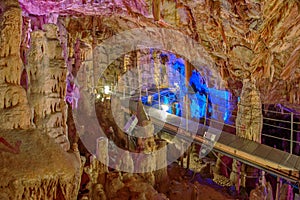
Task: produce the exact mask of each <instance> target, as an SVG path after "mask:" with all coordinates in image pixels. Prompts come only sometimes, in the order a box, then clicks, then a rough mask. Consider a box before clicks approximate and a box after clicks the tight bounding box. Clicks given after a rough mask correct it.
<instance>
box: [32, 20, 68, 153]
mask: <svg viewBox="0 0 300 200" xmlns="http://www.w3.org/2000/svg"><path fill="white" fill-rule="evenodd" d="M43 27H44V30H45V31H33V32H32V33H31V46H30V50H29V54H28V63H27V71H28V75H29V88H28V98H29V102H30V106H31V107H32V116H31V117H32V123H33V124H34V125H35V126H36V127H37V128H44V131H45V132H46V133H47V134H48V135H49V136H50V137H51V138H55V140H56V142H57V143H59V144H61V146H62V147H63V148H64V149H65V150H66V151H67V150H68V149H69V148H70V144H69V141H68V138H67V131H66V119H67V118H66V104H65V102H64V97H65V93H66V73H67V68H66V64H65V62H64V58H63V54H62V48H61V46H60V43H59V40H58V39H57V32H58V29H57V26H56V25H54V24H45V25H43Z"/></svg>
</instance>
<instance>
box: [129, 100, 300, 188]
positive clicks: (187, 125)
mask: <svg viewBox="0 0 300 200" xmlns="http://www.w3.org/2000/svg"><path fill="white" fill-rule="evenodd" d="M132 103H133V104H134V103H136V102H132V101H131V106H130V107H131V109H132V108H136V106H133V105H132ZM144 108H145V109H146V112H147V113H148V115H149V116H150V117H151V120H152V122H153V123H154V124H155V125H156V126H158V127H161V128H162V129H163V130H164V131H166V132H168V133H169V134H172V135H176V136H177V137H181V138H182V139H185V140H187V141H190V140H191V139H192V140H193V143H195V144H199V145H202V146H203V145H207V146H211V148H213V150H214V151H217V152H220V153H222V154H224V155H227V156H229V157H231V158H234V159H236V160H239V161H241V162H243V163H245V164H248V165H250V166H253V167H256V168H258V169H261V170H264V171H267V172H269V173H271V174H274V175H277V176H279V177H282V178H284V179H286V180H290V181H293V182H294V181H296V182H299V181H300V157H299V156H296V155H293V154H290V153H287V152H284V151H281V150H279V149H275V148H272V147H269V146H267V145H264V144H260V143H257V142H254V141H251V140H247V139H244V138H241V137H239V136H236V135H233V134H230V133H227V132H224V131H222V130H217V129H214V128H212V127H211V126H204V125H203V124H199V123H198V122H195V121H193V120H186V119H185V118H182V117H178V116H176V115H172V114H166V112H165V111H163V110H159V109H155V108H151V112H149V111H150V110H149V109H150V107H147V106H144ZM124 109H125V110H126V108H124ZM127 112H129V110H127ZM162 116H165V119H164V120H162ZM205 134H208V135H214V134H216V135H219V137H218V139H216V140H210V139H208V138H207V137H206V135H205Z"/></svg>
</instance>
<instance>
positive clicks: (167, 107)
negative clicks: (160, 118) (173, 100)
mask: <svg viewBox="0 0 300 200" xmlns="http://www.w3.org/2000/svg"><path fill="white" fill-rule="evenodd" d="M161 108H162V109H163V111H165V112H167V111H168V110H169V106H168V105H161Z"/></svg>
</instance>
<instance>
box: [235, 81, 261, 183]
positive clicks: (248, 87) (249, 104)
mask: <svg viewBox="0 0 300 200" xmlns="http://www.w3.org/2000/svg"><path fill="white" fill-rule="evenodd" d="M240 98H241V99H240V102H239V103H238V113H237V118H236V135H237V136H240V137H243V138H246V139H249V140H253V141H255V142H258V143H260V142H261V131H262V126H263V115H262V104H261V100H260V93H259V91H258V90H257V89H256V85H255V80H252V79H251V80H250V79H244V81H243V89H242V93H241V97H240ZM232 166H233V167H232V171H233V172H232V173H231V175H230V179H231V180H232V181H233V183H235V185H236V186H237V187H239V185H241V186H243V187H245V186H246V174H245V167H246V166H245V165H244V164H241V163H239V162H238V161H236V160H234V161H233V164H232ZM240 173H241V174H240ZM240 175H241V183H239V179H240V177H239V176H240Z"/></svg>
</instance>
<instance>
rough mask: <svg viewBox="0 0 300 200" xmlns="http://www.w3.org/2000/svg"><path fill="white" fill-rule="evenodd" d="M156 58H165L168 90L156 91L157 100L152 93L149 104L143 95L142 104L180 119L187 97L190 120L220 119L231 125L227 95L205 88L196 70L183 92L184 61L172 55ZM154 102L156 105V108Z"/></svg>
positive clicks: (223, 92)
mask: <svg viewBox="0 0 300 200" xmlns="http://www.w3.org/2000/svg"><path fill="white" fill-rule="evenodd" d="M160 57H161V58H162V57H163V58H166V57H167V58H168V62H167V63H166V65H167V71H168V72H167V73H168V79H169V80H168V82H169V88H164V89H162V90H160V97H159V95H158V93H155V94H152V95H151V100H152V101H151V102H149V97H148V96H143V97H142V102H143V103H144V104H145V105H148V106H152V107H155V108H158V109H161V110H164V111H166V112H168V113H171V114H174V115H177V116H181V114H182V109H183V108H184V106H183V102H184V96H186V95H188V97H189V100H190V115H191V118H192V119H195V120H200V119H201V118H205V117H208V118H212V119H215V120H218V121H220V120H224V123H226V124H232V122H231V121H230V117H231V114H232V111H231V106H230V97H231V94H230V92H228V91H225V90H217V89H214V88H208V86H207V82H206V80H205V78H204V77H203V76H201V74H200V73H199V71H197V70H193V71H192V75H191V77H190V80H189V86H190V87H189V89H187V88H186V82H185V62H184V60H183V59H182V58H179V57H177V56H176V55H175V54H172V53H162V54H160ZM174 88H175V90H174ZM159 98H160V99H159ZM158 102H160V107H159V103H158Z"/></svg>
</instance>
